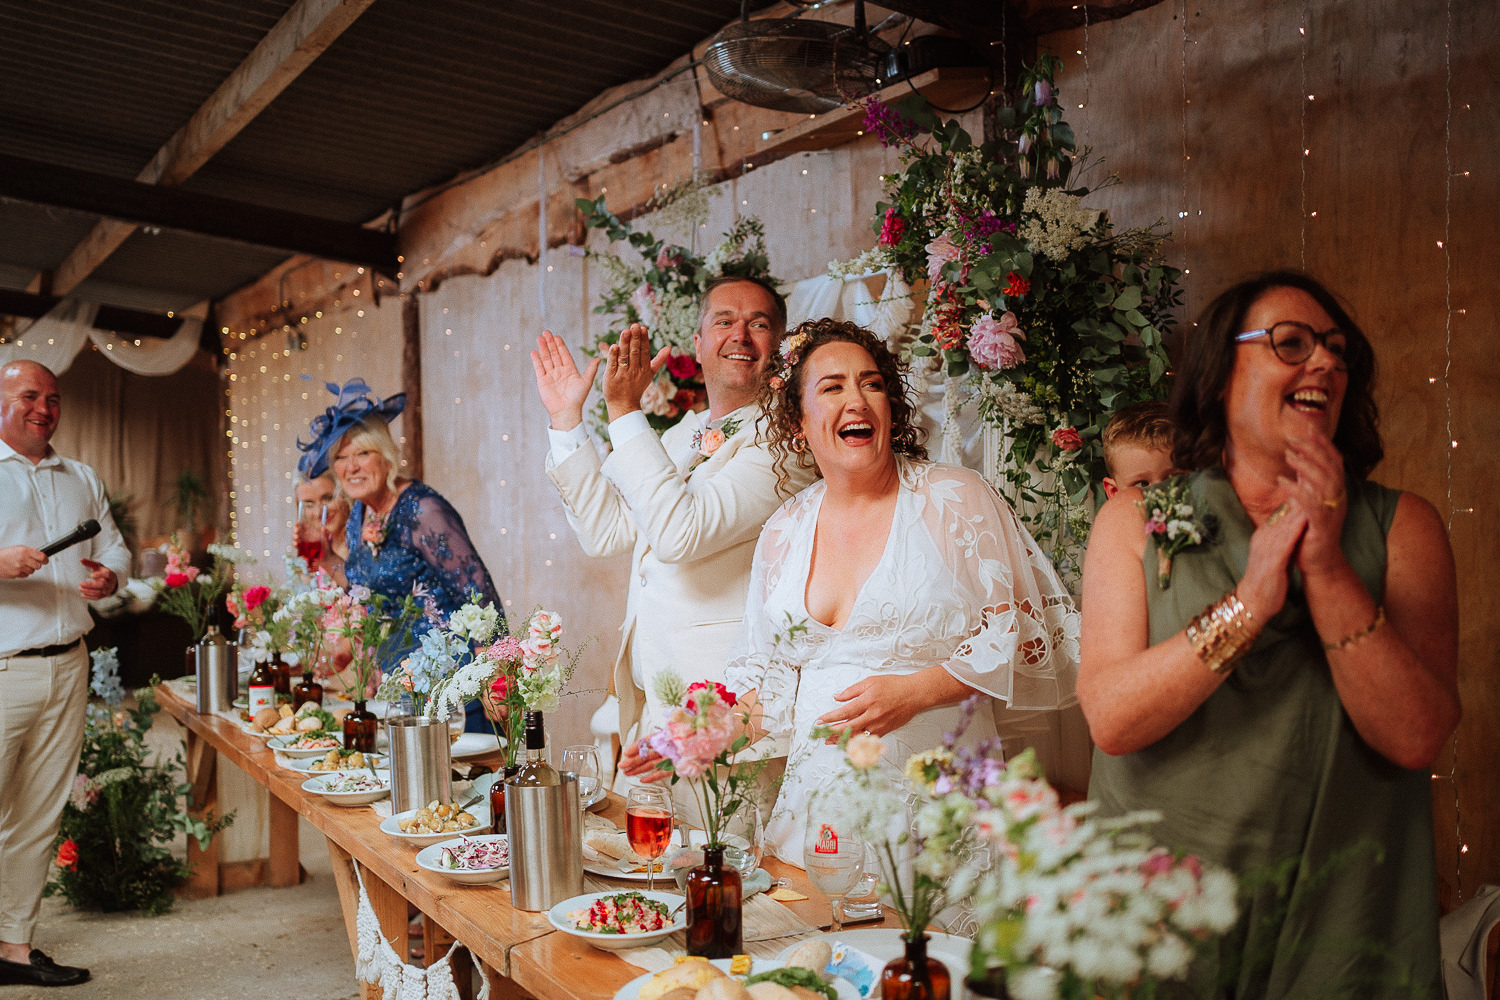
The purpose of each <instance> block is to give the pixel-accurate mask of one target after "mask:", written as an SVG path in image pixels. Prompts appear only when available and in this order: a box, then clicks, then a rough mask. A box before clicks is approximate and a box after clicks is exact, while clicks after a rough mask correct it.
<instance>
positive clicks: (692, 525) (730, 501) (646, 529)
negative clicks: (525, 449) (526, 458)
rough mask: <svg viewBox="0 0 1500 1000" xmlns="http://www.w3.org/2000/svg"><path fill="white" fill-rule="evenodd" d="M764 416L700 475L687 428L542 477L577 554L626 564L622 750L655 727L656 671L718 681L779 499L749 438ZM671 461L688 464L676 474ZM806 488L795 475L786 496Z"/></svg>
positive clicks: (745, 416) (618, 669) (588, 451)
mask: <svg viewBox="0 0 1500 1000" xmlns="http://www.w3.org/2000/svg"><path fill="white" fill-rule="evenodd" d="M760 416H761V409H760V407H759V406H758V405H750V406H744V407H741V408H740V409H738V410H736V411H734V412H733V413H731V414H728V415H727V417H726V419H733V420H737V421H738V422H739V428H738V431H737V433H735V434H734V435H733V436H732V437H730V438H728V439H727V440H726V441H725V442H724V443H723V444H722V445H720V446H719V448H718V450H717V451H715V452H714V453H713V454H712V455H711V456H709V457H707V458H703V459H702V460H701V461H698V462H697V463H696V464H694V458H695V457H701V456H695V453H693V451H692V449H691V448H690V446H689V445H688V440H687V439H689V438H691V436H692V434H693V430H690V429H689V428H688V427H686V426H684V424H686V423H688V421H684V422H682V423H679V424H677V425H675V426H674V427H672V428H670V429H669V430H668V431H667V432H666V433H665V434H664V435H663V436H662V437H661V438H660V439H658V438H657V436H656V435H655V434H648V433H643V434H638V435H636V436H635V437H633V438H631V439H630V440H628V441H626V442H625V444H624V445H622V446H621V447H619V448H617V449H616V450H615V451H614V452H613V453H612V454H611V455H610V456H609V458H608V459H606V460H605V461H603V462H602V463H601V462H600V460H599V455H598V453H597V452H596V451H595V450H594V448H593V447H592V446H591V445H585V446H584V447H581V448H579V449H577V450H576V451H574V452H573V453H572V454H571V455H569V456H568V457H567V458H565V459H563V461H562V462H560V463H558V464H557V465H556V466H554V465H553V463H552V461H551V458H550V457H549V459H548V462H547V475H548V476H549V477H550V478H551V479H552V482H553V483H554V484H555V485H556V486H557V490H558V492H559V493H560V494H561V496H562V500H563V505H564V507H565V508H566V510H567V518H568V523H569V524H571V525H572V527H573V531H574V532H575V533H576V534H577V536H578V541H579V543H580V544H581V545H582V546H583V550H584V551H585V552H587V553H588V554H589V555H591V556H609V555H617V554H619V553H622V552H625V551H627V550H631V552H632V558H631V566H630V588H629V593H628V596H627V598H626V604H625V620H624V622H623V623H622V624H621V626H620V632H621V642H620V653H619V656H618V658H617V659H616V661H615V673H614V676H615V692H616V694H617V695H618V697H619V701H620V739H621V740H622V741H623V742H629V741H630V740H631V739H633V738H634V736H635V735H636V733H635V732H633V730H635V728H636V727H637V725H638V723H640V722H641V721H642V718H643V716H644V718H645V719H646V721H647V723H648V724H652V723H653V722H654V721H659V720H660V719H661V717H662V716H661V711H660V709H661V706H660V702H659V701H658V699H657V698H656V694H655V692H654V691H652V690H651V687H652V684H651V679H652V678H653V677H654V676H655V675H656V674H657V673H658V672H660V671H661V670H662V669H663V668H666V667H671V668H673V669H674V670H676V671H677V673H678V674H679V675H680V676H681V677H682V678H683V680H685V681H687V682H688V683H692V682H693V681H696V680H703V679H711V680H722V679H723V676H724V663H725V661H726V660H727V659H728V655H729V647H730V644H731V643H732V642H733V641H734V640H735V639H736V637H737V636H738V635H739V629H740V622H741V619H742V618H743V617H744V614H745V592H746V590H747V589H748V587H749V584H750V562H751V560H752V558H753V557H754V555H755V543H756V540H757V539H758V538H759V537H760V530H761V528H762V526H764V524H765V523H766V519H767V518H769V517H770V516H771V514H773V513H774V512H775V511H776V508H777V507H779V506H781V503H782V501H783V500H785V499H786V496H784V495H779V494H778V493H777V492H776V473H775V471H774V470H773V469H772V467H771V463H772V458H771V453H770V451H769V449H768V448H767V447H766V446H765V444H763V443H761V442H760V441H759V440H758V439H757V436H756V426H755V424H756V420H757V419H759V418H760ZM669 452H670V453H672V454H678V455H683V456H684V458H683V460H682V461H681V462H680V463H678V464H674V463H673V462H672V460H671V459H670V458H669V457H668V456H669ZM813 478H814V477H813V474H812V472H811V471H810V470H804V471H800V472H799V473H798V474H797V475H796V476H795V477H794V479H793V480H792V482H791V483H790V484H789V489H790V491H791V492H792V493H795V492H796V491H797V490H800V489H802V487H804V486H806V485H807V484H808V483H810V482H811V481H812V480H813ZM787 495H790V494H787ZM636 678H640V679H641V680H642V681H643V683H644V688H645V690H642V686H641V685H639V684H637V683H636ZM653 727H654V726H653ZM641 731H646V730H645V729H643V730H641Z"/></svg>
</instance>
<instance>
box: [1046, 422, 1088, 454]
mask: <svg viewBox="0 0 1500 1000" xmlns="http://www.w3.org/2000/svg"><path fill="white" fill-rule="evenodd" d="M1052 443H1053V445H1055V446H1056V447H1058V448H1061V449H1062V450H1063V451H1077V450H1078V449H1079V448H1082V447H1083V438H1081V437H1079V436H1078V432H1077V431H1075V430H1074V429H1073V428H1071V427H1059V428H1058V429H1057V430H1055V431H1053V432H1052Z"/></svg>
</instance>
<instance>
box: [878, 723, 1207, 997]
mask: <svg viewBox="0 0 1500 1000" xmlns="http://www.w3.org/2000/svg"><path fill="white" fill-rule="evenodd" d="M979 703H980V700H979V699H978V698H971V699H970V700H969V702H967V703H966V705H965V708H966V710H967V711H968V712H973V711H974V710H975V709H976V708H977V707H978V705H979ZM960 732H961V728H960ZM956 739H957V734H953V735H950V737H949V738H948V739H946V740H945V741H944V744H943V745H942V746H941V747H938V748H936V749H934V750H930V751H927V752H925V753H921V754H917V755H915V756H913V757H912V758H911V760H910V761H908V763H907V766H906V774H907V777H908V779H909V780H910V782H911V785H912V788H913V791H914V793H915V795H916V806H915V808H914V810H913V819H912V834H913V837H914V838H915V840H916V842H917V843H918V844H919V845H920V850H919V852H918V854H917V856H916V858H915V859H914V862H913V867H914V868H915V869H916V870H918V871H922V870H924V869H925V870H930V871H932V872H934V873H935V872H937V871H944V870H946V871H949V872H950V874H948V875H947V876H945V877H946V879H947V892H948V899H950V900H953V901H961V902H962V903H963V904H964V905H966V906H967V907H969V908H970V910H971V914H972V919H973V922H974V926H975V934H974V945H973V949H972V953H971V968H970V982H971V984H986V983H989V984H995V983H997V982H1003V984H1004V988H1005V990H1007V991H1008V992H1009V994H1010V995H1011V996H1013V997H1014V998H1016V1000H1056V998H1065V1000H1093V998H1095V997H1125V996H1132V997H1136V996H1144V995H1151V991H1152V990H1153V989H1154V988H1155V986H1156V984H1159V983H1163V982H1167V981H1171V980H1183V979H1186V978H1187V977H1188V975H1189V972H1190V968H1191V964H1192V961H1193V959H1194V958H1195V957H1196V953H1197V951H1198V949H1200V948H1203V947H1205V946H1206V945H1208V944H1209V943H1210V941H1211V940H1212V936H1213V935H1215V934H1222V933H1223V932H1225V931H1226V930H1228V929H1229V928H1230V927H1231V926H1232V925H1233V924H1234V921H1235V918H1236V901H1235V891H1236V885H1235V879H1234V876H1233V875H1231V874H1230V873H1229V872H1227V871H1224V870H1223V869H1219V868H1216V867H1213V866H1211V865H1208V864H1205V863H1203V862H1202V861H1200V860H1199V859H1197V858H1195V857H1192V856H1190V855H1189V856H1179V855H1177V854H1174V853H1173V852H1171V851H1169V850H1168V849H1167V848H1165V847H1162V846H1159V845H1157V844H1155V843H1154V842H1153V841H1152V839H1151V837H1150V835H1149V832H1148V831H1149V827H1150V824H1151V823H1152V822H1154V821H1155V820H1157V819H1159V818H1160V816H1159V814H1155V813H1148V812H1137V813H1130V814H1126V815H1124V816H1117V817H1110V818H1104V817H1098V816H1096V815H1094V812H1095V809H1096V806H1097V803H1092V802H1079V803H1074V804H1073V805H1070V806H1066V807H1064V806H1062V805H1061V803H1060V801H1059V799H1058V795H1057V792H1056V791H1055V790H1054V789H1053V788H1052V786H1051V785H1049V784H1048V783H1047V781H1046V780H1045V779H1044V778H1043V777H1041V774H1040V770H1039V768H1038V767H1037V764H1036V758H1035V755H1034V753H1033V751H1031V750H1026V751H1024V752H1022V753H1021V754H1020V755H1018V756H1016V757H1015V758H1013V759H1012V760H1011V761H1009V762H1008V763H1002V762H1001V761H1000V760H999V759H998V756H996V755H998V752H999V746H998V740H992V741H989V742H988V743H986V744H981V745H980V746H978V747H975V748H964V747H958V746H956V745H955V741H956ZM944 855H952V856H953V857H954V858H956V864H953V862H952V861H950V860H948V859H945V858H944ZM950 864H951V865H952V867H951V869H950V868H949V867H948V866H949V865H950ZM928 866H931V868H928Z"/></svg>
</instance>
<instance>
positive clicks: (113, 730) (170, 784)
mask: <svg viewBox="0 0 1500 1000" xmlns="http://www.w3.org/2000/svg"><path fill="white" fill-rule="evenodd" d="M90 659H91V660H92V674H93V676H92V679H91V681H90V688H91V690H92V692H93V694H94V695H95V696H96V697H97V698H99V699H100V701H97V702H91V703H90V704H89V706H88V717H87V721H86V722H85V724H84V737H83V749H82V753H81V755H80V757H79V761H78V773H77V775H76V776H75V777H74V779H73V790H72V793H71V794H70V796H69V798H68V802H67V804H66V805H64V806H63V814H62V822H61V825H60V827H59V829H58V835H57V841H56V850H57V853H56V856H55V858H54V862H55V868H54V871H53V873H52V877H51V879H50V880H49V881H48V882H47V886H46V889H45V890H44V891H45V893H46V894H47V895H48V896H62V897H63V898H64V899H66V900H67V901H68V902H69V903H70V904H71V905H73V906H75V907H79V908H84V909H98V910H103V911H104V912H106V913H112V912H118V911H125V910H144V911H145V912H147V913H150V914H158V913H163V912H165V911H166V910H169V909H171V907H172V902H173V894H172V890H173V889H174V888H175V887H176V886H178V885H180V884H181V883H182V881H183V880H184V879H186V878H187V877H188V875H189V874H191V872H190V870H189V868H188V866H187V863H186V861H185V860H183V859H181V858H178V857H176V856H175V855H174V854H173V853H172V850H171V845H172V842H173V839H174V838H175V837H176V835H177V834H179V833H186V834H187V835H188V836H191V837H193V838H195V839H196V840H197V841H198V845H199V846H200V847H201V848H204V849H207V847H208V844H209V840H210V839H211V838H212V837H213V835H214V834H215V833H217V832H218V831H219V830H222V829H223V828H224V827H226V826H228V825H229V823H230V820H231V817H227V816H226V817H214V816H212V815H208V816H202V817H195V816H192V815H190V814H189V812H188V810H187V801H186V796H187V794H188V793H189V791H190V786H188V785H185V784H182V783H181V782H180V781H179V777H178V775H179V774H180V772H181V768H182V756H181V754H180V753H179V754H178V755H177V757H176V758H175V759H174V760H171V761H153V759H152V757H153V754H152V751H151V749H150V748H149V747H147V746H146V743H145V737H146V731H147V730H148V729H150V728H151V722H152V718H153V716H155V714H156V712H157V705H156V699H155V694H154V692H153V689H152V688H151V687H145V688H141V689H140V690H139V691H137V692H136V693H135V695H136V707H135V708H134V709H127V708H125V707H124V698H125V692H124V689H123V688H122V687H121V686H120V678H119V660H118V658H117V656H116V653H115V650H114V649H113V648H109V649H98V650H94V651H93V652H92V653H91V654H90ZM157 682H158V679H157V678H152V684H153V685H155V684H156V683H157ZM101 702H102V703H101Z"/></svg>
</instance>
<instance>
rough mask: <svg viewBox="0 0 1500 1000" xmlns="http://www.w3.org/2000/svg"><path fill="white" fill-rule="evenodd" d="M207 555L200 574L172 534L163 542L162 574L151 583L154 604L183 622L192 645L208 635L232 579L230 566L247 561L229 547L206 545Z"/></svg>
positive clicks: (243, 555) (244, 554)
mask: <svg viewBox="0 0 1500 1000" xmlns="http://www.w3.org/2000/svg"><path fill="white" fill-rule="evenodd" d="M208 554H209V556H210V558H211V560H212V561H211V563H210V565H209V569H208V571H207V572H204V571H202V570H200V569H199V568H198V567H197V566H194V565H193V564H192V563H191V562H190V561H189V557H188V554H187V552H186V551H185V550H184V549H183V548H182V545H181V543H180V542H179V541H178V538H177V536H176V535H173V536H172V538H171V540H170V541H169V542H168V543H167V567H166V573H165V574H164V575H163V576H162V578H161V579H160V580H157V581H154V582H153V586H154V587H155V588H156V592H157V599H156V603H157V605H158V606H159V607H160V608H161V609H162V610H163V611H165V612H166V613H167V614H169V615H172V616H174V617H176V618H180V619H182V621H184V622H185V623H187V627H188V630H189V631H190V632H191V633H192V636H193V641H194V642H197V641H198V640H200V639H202V638H204V637H205V636H206V635H207V634H208V629H209V626H210V625H212V624H213V619H214V613H215V611H216V610H217V608H218V605H219V601H220V599H221V598H223V597H224V594H225V592H226V591H227V590H228V589H229V586H230V584H231V582H232V581H233V579H234V567H235V566H236V565H238V564H240V563H245V562H249V561H250V558H251V557H250V556H249V555H247V554H246V553H244V552H241V551H240V550H239V549H237V548H235V547H234V546H232V545H217V544H215V545H210V546H209V547H208Z"/></svg>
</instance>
